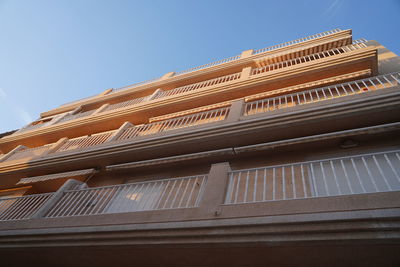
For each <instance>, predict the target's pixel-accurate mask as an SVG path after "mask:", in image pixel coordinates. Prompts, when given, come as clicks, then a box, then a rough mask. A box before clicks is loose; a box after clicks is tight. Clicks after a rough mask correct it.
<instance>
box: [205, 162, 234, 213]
mask: <svg viewBox="0 0 400 267" xmlns="http://www.w3.org/2000/svg"><path fill="white" fill-rule="evenodd" d="M230 170H231V168H230V166H229V163H228V162H223V163H217V164H213V165H211V169H210V172H209V174H208V178H207V183H206V187H205V189H204V192H203V198H202V200H201V201H200V205H199V208H200V209H201V210H202V211H203V212H204V213H205V214H207V215H208V216H210V215H212V216H218V215H220V212H221V209H220V206H221V205H222V204H223V203H224V199H225V193H226V188H227V185H228V172H229V171H230Z"/></svg>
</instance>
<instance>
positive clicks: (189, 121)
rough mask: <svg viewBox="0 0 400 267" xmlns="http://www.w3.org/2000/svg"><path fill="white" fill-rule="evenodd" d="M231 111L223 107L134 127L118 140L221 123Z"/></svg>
mask: <svg viewBox="0 0 400 267" xmlns="http://www.w3.org/2000/svg"><path fill="white" fill-rule="evenodd" d="M229 110H230V107H223V108H219V109H214V110H209V111H205V112H200V113H196V114H191V115H186V116H182V117H177V118H173V119H169V120H164V121H158V122H153V123H149V124H144V125H138V126H133V127H131V128H128V129H127V130H126V131H125V132H124V133H122V134H121V136H120V137H118V139H117V140H125V139H132V138H135V137H137V136H143V135H151V134H156V133H160V132H166V131H170V130H175V129H180V128H186V127H191V126H196V125H202V124H207V123H211V122H217V121H221V120H224V119H225V118H226V117H227V116H228V113H229Z"/></svg>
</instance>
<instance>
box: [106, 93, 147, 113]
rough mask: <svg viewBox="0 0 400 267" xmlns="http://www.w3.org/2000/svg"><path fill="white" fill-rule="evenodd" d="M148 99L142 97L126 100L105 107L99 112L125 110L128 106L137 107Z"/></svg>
mask: <svg viewBox="0 0 400 267" xmlns="http://www.w3.org/2000/svg"><path fill="white" fill-rule="evenodd" d="M149 97H150V96H144V97H140V98H134V99H131V100H127V101H124V102H120V103H116V104H112V105H109V106H108V107H106V108H105V109H104V110H103V111H101V112H105V111H110V110H116V109H120V108H125V107H128V106H134V105H137V104H140V103H143V102H145V101H146V100H147V99H149ZM101 112H100V113H101Z"/></svg>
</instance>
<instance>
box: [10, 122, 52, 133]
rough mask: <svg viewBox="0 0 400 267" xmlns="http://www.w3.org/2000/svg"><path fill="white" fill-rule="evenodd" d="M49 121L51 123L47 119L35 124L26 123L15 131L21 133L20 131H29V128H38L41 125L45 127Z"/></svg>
mask: <svg viewBox="0 0 400 267" xmlns="http://www.w3.org/2000/svg"><path fill="white" fill-rule="evenodd" d="M50 123H51V121H48V122H45V123H40V124H35V125H32V124H28V125H27V126H25V127H23V128H21V129H19V130H18V131H17V133H22V132H26V131H31V130H34V129H39V128H42V127H45V126H47V125H49V124H50Z"/></svg>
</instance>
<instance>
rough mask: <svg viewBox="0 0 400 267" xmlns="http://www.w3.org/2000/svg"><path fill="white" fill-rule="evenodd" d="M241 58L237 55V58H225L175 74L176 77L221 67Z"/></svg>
mask: <svg viewBox="0 0 400 267" xmlns="http://www.w3.org/2000/svg"><path fill="white" fill-rule="evenodd" d="M239 58H240V55H237V56H233V57H228V58H224V59H221V60H217V61H213V62H210V63H207V64H204V65H201V66H197V67H193V68H190V69H187V70H183V71H178V72H176V73H175V76H177V75H181V74H185V73H189V72H192V71H196V70H201V69H205V68H208V67H212V66H216V65H220V64H223V63H228V62H231V61H234V60H238V59H239Z"/></svg>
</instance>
